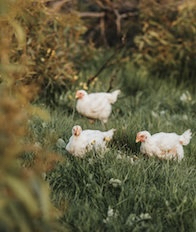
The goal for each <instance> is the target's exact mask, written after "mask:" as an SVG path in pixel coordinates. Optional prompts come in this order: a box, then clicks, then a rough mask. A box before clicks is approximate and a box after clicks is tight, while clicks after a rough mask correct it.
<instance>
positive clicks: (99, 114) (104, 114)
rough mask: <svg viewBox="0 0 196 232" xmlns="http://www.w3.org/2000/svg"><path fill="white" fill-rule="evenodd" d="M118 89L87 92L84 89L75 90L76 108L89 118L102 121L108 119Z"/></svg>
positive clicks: (118, 92) (104, 121)
mask: <svg viewBox="0 0 196 232" xmlns="http://www.w3.org/2000/svg"><path fill="white" fill-rule="evenodd" d="M119 94H120V90H115V91H114V92H112V93H104V92H100V93H91V94H88V93H87V92H86V91H85V90H78V91H77V92H76V96H75V97H76V99H77V103H76V110H77V111H78V113H80V114H81V115H83V116H85V117H87V118H90V119H99V120H100V121H102V122H103V123H106V122H107V121H108V118H109V116H110V114H111V112H112V104H113V103H115V102H116V101H117V98H118V95H119Z"/></svg>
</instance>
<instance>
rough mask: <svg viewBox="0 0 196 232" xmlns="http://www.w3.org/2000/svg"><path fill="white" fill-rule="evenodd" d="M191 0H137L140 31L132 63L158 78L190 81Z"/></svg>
mask: <svg viewBox="0 0 196 232" xmlns="http://www.w3.org/2000/svg"><path fill="white" fill-rule="evenodd" d="M195 9H196V4H195V1H192V0H189V1H183V2H176V1H170V2H166V3H164V2H160V3H157V2H156V1H150V3H149V1H145V0H143V1H141V4H140V10H141V14H140V18H141V19H140V21H141V23H142V34H141V35H138V36H136V37H135V44H136V45H137V49H138V51H136V52H135V54H134V62H135V63H136V64H137V65H138V66H139V67H141V66H145V67H146V69H147V70H148V71H149V72H150V73H151V74H153V75H158V76H160V77H162V78H168V77H174V78H176V79H177V80H178V81H180V80H187V82H188V81H190V80H192V81H193V80H194V78H195V75H196V73H195V68H194V67H195V65H196V61H195V59H194V57H195V56H196V53H195V49H194V47H195V46H196V44H195V33H196V27H195V20H196V10H195Z"/></svg>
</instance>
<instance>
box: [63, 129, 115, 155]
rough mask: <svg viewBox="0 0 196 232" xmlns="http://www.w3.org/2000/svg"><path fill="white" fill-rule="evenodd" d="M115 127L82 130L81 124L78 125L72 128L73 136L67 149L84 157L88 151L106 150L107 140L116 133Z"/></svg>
mask: <svg viewBox="0 0 196 232" xmlns="http://www.w3.org/2000/svg"><path fill="white" fill-rule="evenodd" d="M114 131H115V129H111V130H109V131H104V132H102V131H99V130H82V128H81V126H79V125H76V126H74V127H73V128H72V136H71V137H70V139H69V142H68V144H67V145H66V150H67V151H68V152H69V153H70V154H72V155H74V156H77V157H83V156H84V155H85V154H86V153H87V152H88V151H91V150H93V149H95V151H101V152H103V151H105V150H106V145H107V142H108V141H110V140H111V139H112V137H113V135H114Z"/></svg>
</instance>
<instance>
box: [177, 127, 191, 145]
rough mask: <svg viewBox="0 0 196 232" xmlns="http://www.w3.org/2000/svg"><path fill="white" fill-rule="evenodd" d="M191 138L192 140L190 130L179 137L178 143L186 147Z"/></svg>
mask: <svg viewBox="0 0 196 232" xmlns="http://www.w3.org/2000/svg"><path fill="white" fill-rule="evenodd" d="M191 138H192V132H191V130H190V129H188V130H186V131H185V132H184V133H183V134H182V135H181V136H180V143H181V144H182V145H187V144H189V143H190V140H191Z"/></svg>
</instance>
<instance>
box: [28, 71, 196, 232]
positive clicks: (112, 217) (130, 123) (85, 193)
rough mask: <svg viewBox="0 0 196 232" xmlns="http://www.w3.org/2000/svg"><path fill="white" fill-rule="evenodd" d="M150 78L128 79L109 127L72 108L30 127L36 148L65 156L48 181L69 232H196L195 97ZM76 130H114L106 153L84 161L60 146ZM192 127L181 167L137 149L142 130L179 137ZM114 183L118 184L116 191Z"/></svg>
mask: <svg viewBox="0 0 196 232" xmlns="http://www.w3.org/2000/svg"><path fill="white" fill-rule="evenodd" d="M145 78H146V77H139V76H131V75H130V76H129V75H128V74H127V77H126V80H127V81H126V85H125V83H123V82H122V90H123V92H122V94H121V97H120V98H119V100H118V101H117V102H116V103H115V104H114V106H113V112H112V115H111V117H110V120H109V122H108V124H107V125H106V127H105V128H104V127H103V126H102V125H101V123H100V122H98V121H96V122H95V123H94V124H89V122H88V120H87V119H86V118H84V117H82V116H80V115H79V114H78V113H77V112H76V111H75V109H74V108H73V111H72V112H70V110H69V111H67V110H66V108H65V109H64V110H62V109H61V110H55V111H52V112H51V121H50V122H46V123H45V122H44V124H43V122H42V121H41V120H39V119H35V120H33V121H32V128H33V130H34V134H35V137H36V138H37V140H38V142H40V143H41V144H42V145H43V146H45V147H47V148H48V149H51V150H54V151H56V152H58V153H59V155H60V156H62V157H63V161H62V162H61V163H59V164H58V165H57V166H56V168H55V169H54V170H53V171H51V172H50V173H48V174H47V181H48V182H49V184H50V187H51V190H52V196H51V199H52V201H53V202H54V204H55V205H56V207H57V208H59V209H60V211H61V212H62V216H61V217H60V219H59V220H60V223H62V224H63V225H66V227H67V226H68V228H69V230H70V231H74V232H75V231H76V232H77V231H81V232H84V231H85V232H88V231H89V232H90V231H93V232H94V231H100V232H102V231H109V232H110V231H112V232H121V231H122V232H124V231H133V232H137V231H139V232H140V231H149V232H151V231H156V232H161V231H164V232H165V231H168V232H179V231H184V232H187V231H190V232H193V231H196V217H195V215H196V186H195V183H196V169H195V163H196V145H195V144H196V139H195V136H194V134H195V129H196V122H195V116H196V115H195V106H196V98H195V97H196V96H195V95H194V94H195V93H191V96H192V99H189V100H187V101H184V102H183V101H182V100H180V96H181V95H182V94H183V93H185V91H187V90H188V89H187V88H185V87H183V85H181V86H180V87H176V86H175V83H173V82H168V80H167V81H164V80H158V79H157V80H156V81H154V80H152V79H151V80H149V79H145ZM125 86H126V87H125ZM76 124H79V125H81V126H82V128H83V129H100V130H106V129H110V128H116V129H117V131H116V132H115V135H114V138H113V140H112V141H111V143H110V144H109V150H108V151H107V152H106V153H105V154H104V155H101V154H95V153H94V152H89V153H88V154H87V156H86V157H85V158H84V159H79V158H75V157H72V156H71V155H70V154H68V152H67V151H65V150H64V149H60V148H57V146H56V144H55V143H56V141H57V139H58V138H63V139H64V140H65V141H66V142H68V139H69V137H70V136H71V129H72V127H73V126H74V125H76ZM188 128H190V129H191V130H192V132H193V138H192V140H191V142H190V144H189V145H187V146H186V147H184V151H185V158H184V160H183V161H182V162H180V163H178V162H174V161H160V160H158V159H156V158H150V159H148V158H146V157H144V156H143V155H142V154H140V152H139V146H140V144H136V143H135V136H136V133H137V132H138V131H139V130H149V131H150V132H151V133H152V134H153V133H156V132H159V131H165V132H176V133H178V134H181V133H183V132H184V131H185V130H186V129H188ZM112 178H113V179H117V180H120V184H119V185H118V184H117V186H115V185H113V184H112V183H111V179H112ZM111 209H113V211H112V210H111ZM108 210H109V211H110V213H111V214H110V213H109V212H108ZM108 213H109V214H108Z"/></svg>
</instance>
